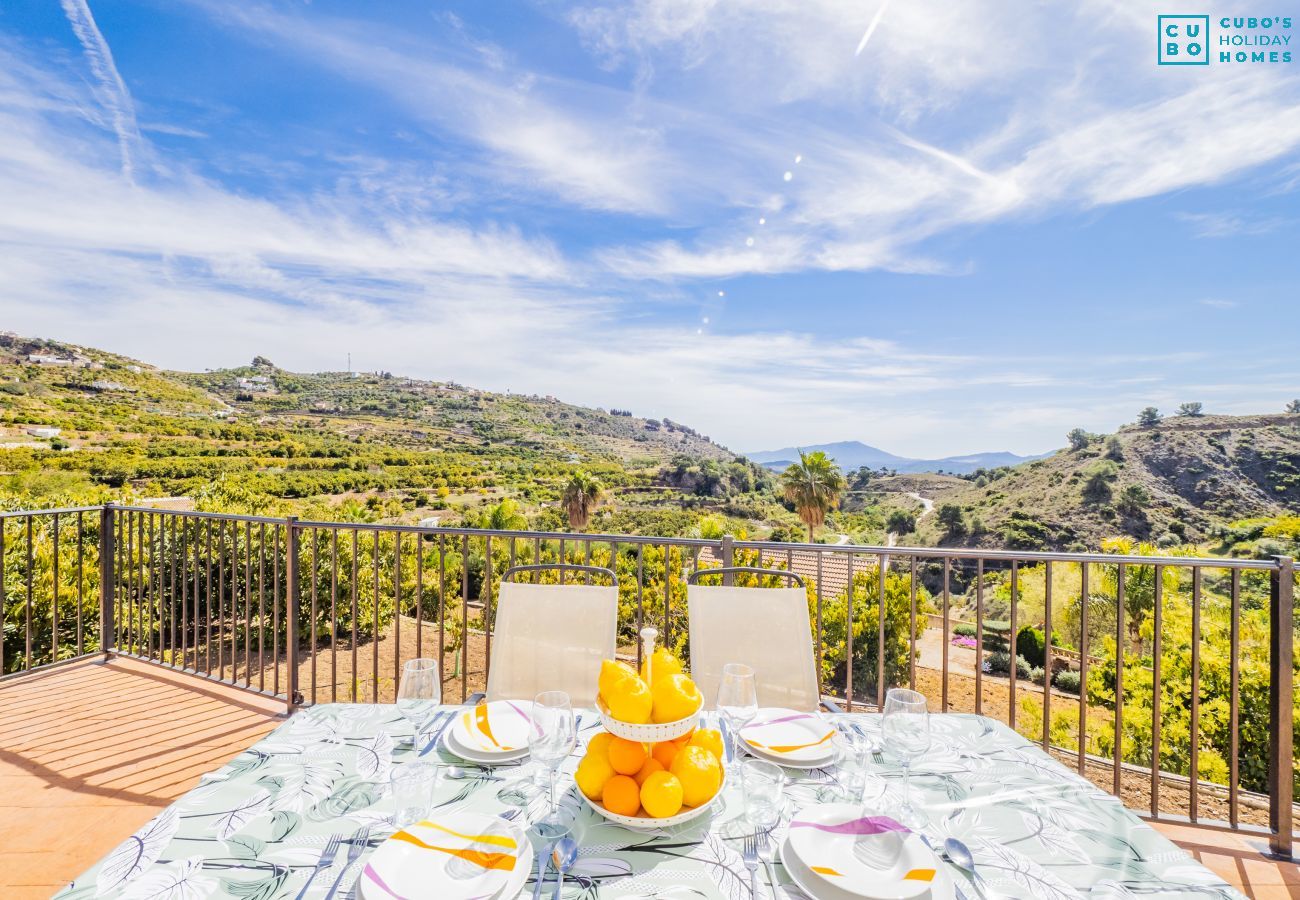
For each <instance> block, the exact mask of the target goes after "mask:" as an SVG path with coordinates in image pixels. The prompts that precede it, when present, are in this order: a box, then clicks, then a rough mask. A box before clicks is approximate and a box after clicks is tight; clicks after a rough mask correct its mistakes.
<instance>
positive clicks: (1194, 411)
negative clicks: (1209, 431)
mask: <svg viewBox="0 0 1300 900" xmlns="http://www.w3.org/2000/svg"><path fill="white" fill-rule="evenodd" d="M1178 415H1180V416H1202V415H1205V414H1204V413H1203V412H1201V404H1200V403H1197V402H1195V401H1193V402H1192V403H1184V404H1182V405H1181V406H1179V407H1178Z"/></svg>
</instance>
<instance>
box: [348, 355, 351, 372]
mask: <svg viewBox="0 0 1300 900" xmlns="http://www.w3.org/2000/svg"><path fill="white" fill-rule="evenodd" d="M348 374H349V375H351V374H352V354H351V353H349V354H348Z"/></svg>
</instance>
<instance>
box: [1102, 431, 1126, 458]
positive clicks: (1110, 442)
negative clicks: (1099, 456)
mask: <svg viewBox="0 0 1300 900" xmlns="http://www.w3.org/2000/svg"><path fill="white" fill-rule="evenodd" d="M1105 456H1106V458H1107V459H1109V460H1113V461H1114V462H1121V461H1122V460H1123V459H1124V448H1123V447H1122V446H1120V442H1119V438H1118V437H1116V436H1115V435H1113V434H1112V435H1111V436H1110V437H1108V438H1106V453H1105Z"/></svg>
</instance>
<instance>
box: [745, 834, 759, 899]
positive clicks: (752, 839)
mask: <svg viewBox="0 0 1300 900" xmlns="http://www.w3.org/2000/svg"><path fill="white" fill-rule="evenodd" d="M741 858H742V859H744V861H745V868H746V869H748V870H749V896H750V897H751V898H753V900H758V835H757V834H747V835H745V844H744V846H743V848H742V850H741Z"/></svg>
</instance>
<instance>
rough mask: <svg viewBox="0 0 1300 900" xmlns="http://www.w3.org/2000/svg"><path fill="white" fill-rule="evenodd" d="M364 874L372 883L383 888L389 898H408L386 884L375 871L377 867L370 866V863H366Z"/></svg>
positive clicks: (398, 899)
mask: <svg viewBox="0 0 1300 900" xmlns="http://www.w3.org/2000/svg"><path fill="white" fill-rule="evenodd" d="M362 874H363V875H365V876H366V877H367V878H369V879H370V880H371V881H373V882H374V883H375V884H377V885H379V886H380V887H381V888H383V889H384V893H386V894H388V896H390V897H396V898H397V900H406V898H405V897H403V896H402V895H401V894H399V893H397V892H395V891H394V890H393V889H392V888H390V887H389V886H388V885H386V884H384V879H382V878H380V877H379V873H378V872H376V871H375V867H374V866H372V865H370V864H369V863H366V868H365V871H364V872H363V873H362Z"/></svg>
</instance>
